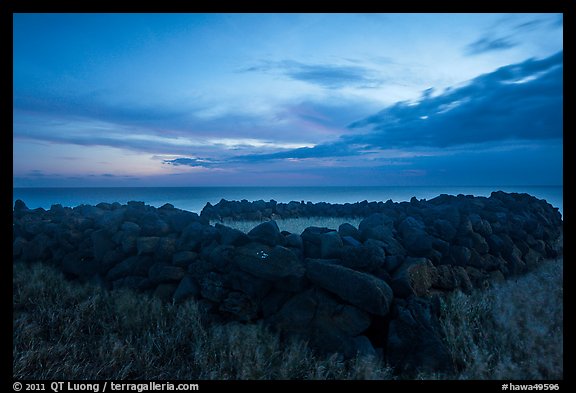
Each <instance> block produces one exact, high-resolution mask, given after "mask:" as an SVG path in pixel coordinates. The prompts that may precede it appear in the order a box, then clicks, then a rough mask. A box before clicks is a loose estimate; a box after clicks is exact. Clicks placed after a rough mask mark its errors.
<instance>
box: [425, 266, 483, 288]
mask: <svg viewBox="0 0 576 393" xmlns="http://www.w3.org/2000/svg"><path fill="white" fill-rule="evenodd" d="M436 271H437V273H438V276H437V280H436V281H435V282H434V284H433V287H434V288H438V289H441V290H445V291H453V290H454V289H461V290H462V291H463V292H464V293H470V292H471V291H472V288H473V285H472V282H471V281H470V278H469V277H468V273H467V272H466V270H465V269H464V268H463V267H462V266H450V265H440V266H436Z"/></svg>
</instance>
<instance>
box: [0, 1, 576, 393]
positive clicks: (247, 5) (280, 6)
mask: <svg viewBox="0 0 576 393" xmlns="http://www.w3.org/2000/svg"><path fill="white" fill-rule="evenodd" d="M575 8H576V2H575V1H572V0H546V1H538V2H529V1H522V0H490V1H488V0H485V1H476V2H469V1H446V0H441V1H426V0H421V1H413V0H404V1H394V2H389V3H384V2H383V1H380V2H378V1H374V0H372V1H366V0H362V1H358V0H356V1H353V2H346V3H344V2H339V3H330V7H326V6H325V5H323V4H321V3H320V2H316V4H311V2H310V1H308V2H306V3H303V4H302V3H297V2H295V1H293V0H292V1H289V2H288V1H284V2H269V4H267V5H262V4H260V3H259V2H255V1H252V2H248V1H245V2H238V1H236V2H233V1H231V2H228V3H226V2H223V1H218V2H211V3H200V2H195V1H186V0H180V1H175V0H164V1H162V2H156V3H152V2H146V3H143V2H132V1H128V0H125V1H122V0H116V1H109V0H81V1H78V0H76V1H71V2H67V1H60V0H53V1H47V0H0V34H1V37H0V39H1V40H2V42H1V46H0V48H1V51H2V55H1V58H3V59H4V61H5V62H6V63H7V61H8V60H7V59H12V58H13V41H12V34H13V18H12V15H13V13H46V12H55V13H56V12H58V13H59V12H61V13H73V12H82V13H86V12H104V13H109V12H120V13H128V12H161V13H169V12H260V13H261V12H327V11H328V12H416V11H417V12H422V13H439V12H448V13H454V12H475V13H478V12H504V13H506V12H514V13H526V12H542V13H547V12H548V13H550V12H561V13H564V41H565V45H564V64H565V66H564V70H565V72H564V108H565V109H566V108H569V109H568V110H564V130H568V132H564V143H563V152H564V153H563V154H564V155H563V160H564V165H563V170H564V173H563V177H564V181H563V184H564V185H565V186H564V189H563V192H564V208H563V218H564V238H565V241H564V244H565V245H566V247H565V251H564V253H565V258H566V260H567V261H568V263H567V264H565V266H564V267H565V269H566V273H565V277H571V276H572V274H573V270H574V268H573V265H572V263H571V262H572V259H573V254H574V253H573V250H572V247H571V240H572V239H573V225H572V224H573V220H574V218H573V217H574V209H573V206H572V205H571V204H570V202H571V201H572V200H573V199H574V198H573V197H574V192H573V187H572V186H573V184H574V183H575V182H576V176H575V175H574V170H575V169H576V163H575V162H574V158H575V156H576V154H575V152H574V148H575V147H576V143H575V142H574V134H573V132H574V131H572V130H575V129H576V125H575V124H574V123H575V122H574V109H573V108H576V103H575V95H576V84H575V83H574V77H573V74H574V72H575V71H574V70H576V61H575V60H574V53H575V52H576V45H575V44H574V38H575V37H576V28H575V26H574V22H575V21H576V11H575ZM566 70H567V71H566ZM1 78H2V79H1V81H0V86H2V89H0V93H1V94H2V96H1V97H0V103H1V105H0V119H1V121H2V124H3V126H4V127H2V133H1V135H2V139H3V142H2V143H0V148H1V149H2V152H1V153H0V157H1V160H2V163H1V164H0V168H1V171H2V172H1V173H2V177H1V178H2V182H3V183H4V187H3V188H2V191H3V192H2V195H3V197H2V203H1V205H0V206H1V211H2V212H6V215H7V216H8V217H7V218H6V221H5V222H4V225H5V226H6V232H4V231H3V234H4V236H2V246H3V247H2V250H3V252H5V253H8V252H10V250H11V248H12V244H11V241H10V243H9V240H8V239H9V237H8V234H9V233H10V232H11V229H10V228H11V224H10V221H11V220H12V186H13V185H12V181H11V175H12V173H11V172H12V169H13V150H12V149H11V148H10V146H12V141H10V140H9V139H8V138H9V136H12V124H10V120H12V118H13V117H12V116H13V112H12V111H11V110H10V108H9V106H8V103H9V102H12V97H10V96H9V93H8V92H9V88H8V86H12V81H13V70H12V71H11V72H7V71H6V68H2V76H1ZM8 130H10V132H8ZM4 139H5V140H4ZM8 190H10V192H8ZM4 243H5V244H4ZM9 257H11V256H9ZM7 259H8V258H7ZM2 266H3V271H2V272H1V273H0V274H1V276H2V279H3V280H6V281H8V279H9V277H10V276H11V275H12V264H11V263H10V264H8V262H7V261H5V263H3V264H2ZM8 266H9V267H8ZM6 284H8V283H7V282H6ZM1 288H2V289H1V290H2V301H3V302H6V304H5V307H6V308H5V309H6V310H8V309H10V310H11V311H12V306H11V304H10V303H8V299H10V297H11V296H12V292H11V289H12V285H11V284H8V285H1ZM564 291H565V292H564V293H565V296H564V299H565V300H566V299H567V300H568V301H565V302H564V305H565V307H566V306H567V307H568V308H567V309H566V308H565V312H564V315H565V319H564V332H567V333H568V334H564V380H563V381H559V382H560V390H561V391H562V390H564V389H566V388H567V387H568V385H572V383H573V381H574V375H573V370H576V363H575V357H574V351H573V349H574V348H575V347H576V346H575V345H574V338H573V336H572V335H571V333H572V332H573V331H574V319H573V315H574V309H573V303H571V302H570V300H572V299H573V298H574V290H573V288H572V287H571V286H570V285H567V286H565V287H564ZM10 315H12V312H10ZM1 342H2V347H1V348H2V351H3V353H2V355H4V356H5V360H6V362H5V363H3V364H12V356H10V354H11V353H12V335H10V339H9V340H7V339H6V338H4V339H3V340H1ZM1 372H2V376H3V377H2V378H1V380H2V381H3V383H2V385H4V388H5V389H6V390H4V391H13V390H12V383H13V382H14V380H13V378H12V373H11V372H10V369H9V368H5V369H3V370H2V371H1ZM21 382H25V381H21ZM86 382H88V381H86ZM140 382H144V381H140ZM171 382H176V381H171ZM507 382H514V383H522V382H523V381H316V382H314V381H228V382H226V381H198V383H199V384H200V389H201V391H206V389H208V390H218V389H222V388H224V389H226V388H228V389H230V388H232V389H245V388H246V389H261V390H262V391H264V390H268V389H269V388H270V387H274V385H276V384H277V383H281V384H282V385H284V386H286V387H288V388H300V387H303V388H306V387H314V386H316V387H320V386H321V387H322V388H327V389H336V388H344V389H346V388H354V387H356V386H357V385H359V387H361V388H362V389H372V390H374V391H376V390H380V389H382V387H384V388H387V387H395V388H397V389H402V388H409V389H430V388H432V389H436V388H441V389H454V391H457V389H458V390H460V389H461V388H462V387H467V386H468V387H479V388H481V389H485V390H486V391H501V386H502V384H503V383H507ZM534 382H536V381H525V383H534ZM542 382H543V383H546V381H542ZM548 382H558V381H548ZM47 390H48V386H47Z"/></svg>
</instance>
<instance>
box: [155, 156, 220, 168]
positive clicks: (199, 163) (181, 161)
mask: <svg viewBox="0 0 576 393" xmlns="http://www.w3.org/2000/svg"><path fill="white" fill-rule="evenodd" d="M162 162H163V163H164V164H168V165H173V166H181V165H185V166H191V167H202V168H208V167H211V166H214V164H215V162H214V161H213V160H210V159H205V158H190V157H180V158H175V159H173V160H163V161H162Z"/></svg>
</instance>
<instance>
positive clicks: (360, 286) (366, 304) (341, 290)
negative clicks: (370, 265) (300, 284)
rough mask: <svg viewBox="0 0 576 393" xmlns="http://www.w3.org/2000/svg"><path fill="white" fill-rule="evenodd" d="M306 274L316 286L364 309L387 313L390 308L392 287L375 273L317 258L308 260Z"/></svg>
mask: <svg viewBox="0 0 576 393" xmlns="http://www.w3.org/2000/svg"><path fill="white" fill-rule="evenodd" d="M306 276H307V277H308V278H309V279H310V281H312V282H313V283H315V284H316V285H318V286H320V287H321V288H324V289H326V290H327V291H329V292H331V293H334V294H336V295H337V296H339V297H340V298H341V299H342V300H345V301H347V302H349V303H350V304H352V305H355V306H357V307H358V308H360V309H361V310H364V311H367V312H369V313H372V314H375V315H386V314H387V313H388V310H389V309H390V304H391V302H392V290H391V289H390V287H389V286H388V284H386V283H385V282H384V281H382V280H380V279H378V278H376V277H374V276H371V275H368V274H365V273H360V272H357V271H354V270H352V269H349V268H346V267H344V266H338V265H333V264H326V263H322V262H318V261H316V260H308V261H307V264H306Z"/></svg>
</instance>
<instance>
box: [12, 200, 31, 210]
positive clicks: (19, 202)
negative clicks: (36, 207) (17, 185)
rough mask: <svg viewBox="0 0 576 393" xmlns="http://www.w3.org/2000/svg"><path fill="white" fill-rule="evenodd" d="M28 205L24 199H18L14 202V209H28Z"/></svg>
mask: <svg viewBox="0 0 576 393" xmlns="http://www.w3.org/2000/svg"><path fill="white" fill-rule="evenodd" d="M28 210H29V209H28V206H26V204H25V203H24V201H22V200H21V199H16V202H14V211H15V212H22V211H28Z"/></svg>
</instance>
